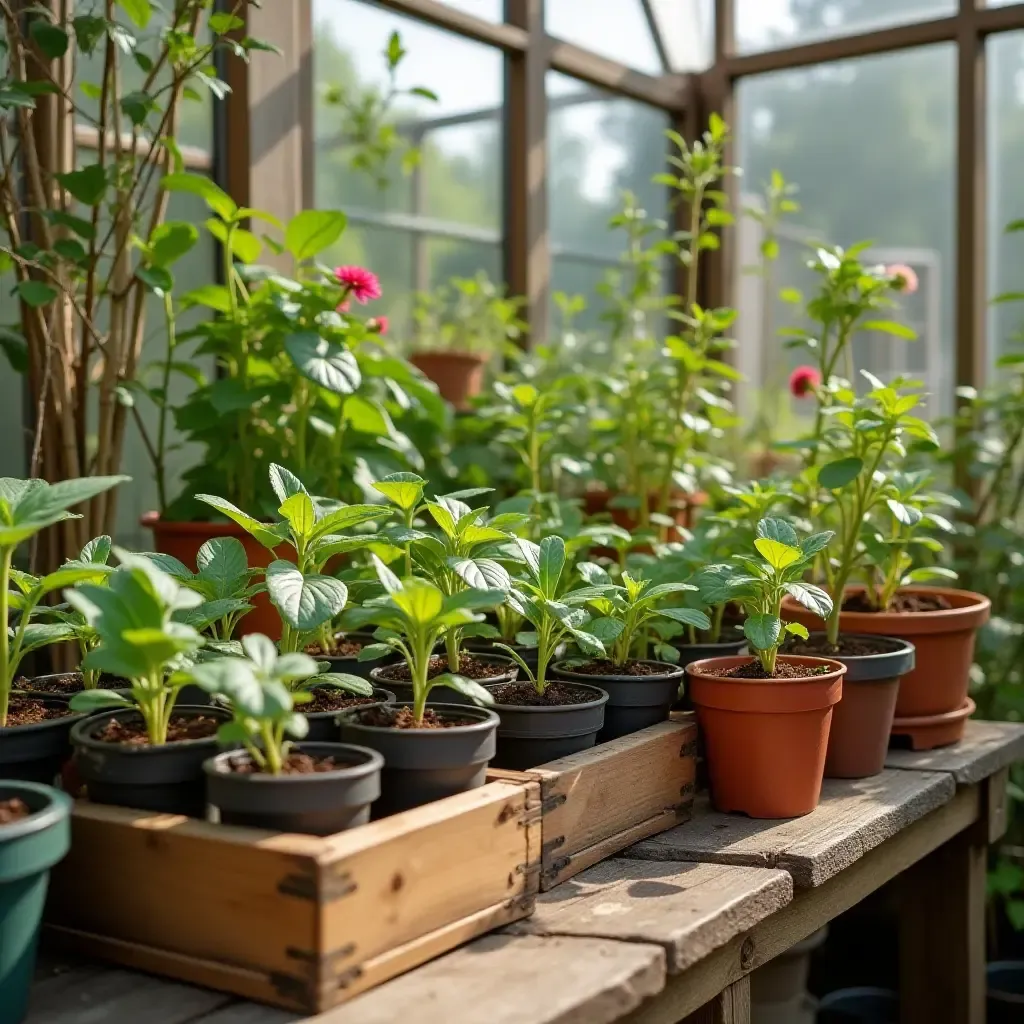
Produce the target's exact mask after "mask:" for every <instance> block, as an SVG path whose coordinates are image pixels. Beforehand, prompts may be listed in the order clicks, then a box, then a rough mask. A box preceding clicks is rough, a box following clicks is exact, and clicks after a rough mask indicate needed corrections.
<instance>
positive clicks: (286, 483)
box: [196, 465, 391, 653]
mask: <svg viewBox="0 0 1024 1024" xmlns="http://www.w3.org/2000/svg"><path fill="white" fill-rule="evenodd" d="M270 486H271V489H272V490H273V492H274V494H275V495H276V496H277V500H278V502H280V505H279V507H278V509H277V515H278V519H277V521H276V522H273V523H264V522H261V521H260V520H258V519H256V518H254V517H253V516H250V515H249V514H248V513H246V512H243V511H242V510H241V509H239V508H236V507H235V506H234V505H232V504H231V502H229V501H226V500H225V499H224V498H219V497H216V496H215V495H212V494H197V495H196V498H197V500H199V501H201V502H204V503H205V504H207V505H210V506H211V507H212V508H215V509H216V510H217V511H218V512H221V513H223V514H224V515H226V516H227V517H228V518H229V519H231V520H233V521H234V522H236V523H237V524H238V525H239V526H241V527H242V529H243V530H245V531H246V533H248V534H249V535H250V536H251V537H253V538H254V539H255V540H257V541H258V542H259V543H260V544H262V545H263V547H265V548H266V549H267V550H268V551H271V552H274V553H276V552H277V549H278V548H280V547H282V545H286V544H290V545H291V547H292V549H293V550H294V552H295V561H294V562H292V561H289V560H287V559H284V558H277V559H275V561H273V562H271V563H270V565H269V566H268V567H267V570H266V577H265V578H266V587H267V593H268V595H269V597H270V601H271V604H273V605H274V607H275V608H276V609H277V611H278V614H279V615H280V616H281V624H282V633H281V644H280V646H281V650H282V651H284V652H289V653H290V652H296V651H299V650H301V649H302V648H303V647H304V646H305V645H306V644H307V643H309V642H310V640H311V639H313V638H314V637H317V638H318V639H319V640H320V642H321V643H322V645H323V647H324V649H325V650H327V649H329V648H330V636H329V635H328V627H329V626H330V623H331V622H332V621H333V620H334V619H335V618H336V617H337V616H339V615H340V614H341V613H342V611H343V610H344V608H345V605H346V603H347V602H348V588H347V587H346V586H345V584H344V583H343V582H342V581H341V580H340V579H338V578H336V577H334V576H329V575H327V574H325V572H324V569H325V567H326V565H327V561H328V560H329V559H330V558H331V557H332V556H333V555H341V554H346V553H348V552H351V551H356V550H358V549H359V548H362V547H365V546H366V545H367V543H368V537H367V536H365V535H364V536H358V535H357V536H344V535H342V534H341V533H340V531H342V530H350V529H352V528H353V527H356V526H360V525H362V524H364V523H369V522H373V521H374V520H376V519H385V518H387V517H388V516H390V514H391V513H390V512H389V511H388V510H387V509H385V508H382V507H381V506H380V505H344V504H342V503H341V502H337V501H329V500H326V499H322V498H320V499H314V498H313V497H311V495H310V493H309V492H308V491H307V490H306V488H305V486H304V485H303V483H302V481H301V480H299V478H298V477H297V476H295V475H294V474H293V473H291V472H290V471H289V470H287V469H285V468H284V467H283V466H278V465H271V467H270Z"/></svg>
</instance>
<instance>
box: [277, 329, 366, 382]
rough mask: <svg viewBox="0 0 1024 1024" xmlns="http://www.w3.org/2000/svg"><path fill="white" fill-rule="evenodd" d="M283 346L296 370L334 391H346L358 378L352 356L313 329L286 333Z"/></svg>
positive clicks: (346, 350)
mask: <svg viewBox="0 0 1024 1024" xmlns="http://www.w3.org/2000/svg"><path fill="white" fill-rule="evenodd" d="M284 348H285V351H286V352H287V353H288V355H289V356H290V358H291V360H292V362H293V363H294V364H295V367H296V369H297V370H298V371H299V373H301V374H302V375H303V376H304V377H307V378H309V380H311V381H313V382H314V383H315V384H319V385H320V386H321V387H323V388H326V389H327V390H328V391H331V392H333V393H334V394H336V395H350V394H352V393H353V392H354V391H355V390H356V389H357V388H358V387H359V385H360V383H361V382H362V375H361V374H360V372H359V364H358V363H357V362H356V357H355V356H354V355H352V353H351V352H350V351H349V350H348V349H347V348H343V347H342V346H341V345H338V344H336V343H334V342H330V341H328V340H327V339H326V338H321V337H320V335H318V334H316V333H314V332H313V331H299V332H297V333H295V334H289V335H288V336H287V337H286V338H285V339H284Z"/></svg>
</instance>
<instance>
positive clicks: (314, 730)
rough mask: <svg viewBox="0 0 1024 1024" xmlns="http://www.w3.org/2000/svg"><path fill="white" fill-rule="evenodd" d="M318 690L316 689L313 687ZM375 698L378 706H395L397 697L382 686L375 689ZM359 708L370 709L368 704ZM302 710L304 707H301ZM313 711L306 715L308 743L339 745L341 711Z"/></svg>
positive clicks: (306, 740)
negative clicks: (339, 716)
mask: <svg viewBox="0 0 1024 1024" xmlns="http://www.w3.org/2000/svg"><path fill="white" fill-rule="evenodd" d="M313 689H316V687H313ZM373 696H374V699H375V700H376V702H377V703H378V704H394V703H395V695H394V694H393V693H392V692H391V691H390V690H385V689H384V688H383V687H381V686H375V687H374V688H373ZM357 706H358V707H369V705H368V704H360V705H357ZM299 710H300V711H301V710H302V706H301V705H300V706H299ZM344 710H345V709H344V708H342V709H341V710H340V711H312V712H310V713H309V714H308V715H306V720H307V721H308V722H309V732H308V733H306V739H305V742H306V743H337V742H338V735H339V733H338V715H339V714H340V713H341V711H344Z"/></svg>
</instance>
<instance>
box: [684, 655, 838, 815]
mask: <svg viewBox="0 0 1024 1024" xmlns="http://www.w3.org/2000/svg"><path fill="white" fill-rule="evenodd" d="M753 660H754V659H753V658H751V657H749V656H744V655H734V656H733V657H729V658H708V659H707V660H706V661H695V662H693V663H692V664H691V665H688V666H687V667H686V681H687V687H688V689H689V691H690V695H691V697H692V698H693V703H694V705H695V707H696V708H697V721H698V723H699V725H700V727H701V730H702V731H703V733H704V743H705V748H706V751H707V761H708V772H709V775H710V779H711V797H712V799H713V801H714V804H715V806H716V807H717V808H718V809H719V810H720V811H727V812H728V811H740V812H742V813H744V814H749V815H750V816H751V817H752V818H795V817H798V816H799V815H801V814H809V813H810V812H811V811H813V810H814V808H815V807H817V806H818V798H819V797H820V796H821V780H822V775H823V773H824V771H825V751H826V748H827V747H828V733H829V726H830V725H831V722H832V708H833V706H834V705H835V704H837V703H838V702H839V699H840V698H841V697H842V693H843V673H844V672H845V671H846V666H845V665H842V664H840V663H839V662H838V661H833V660H831V659H827V658H807V657H803V656H801V655H780V656H779V661H780V662H788V663H789V664H791V665H802V666H806V667H807V668H814V667H818V666H821V665H826V666H828V668H829V671H828V672H827V673H822V674H820V675H813V676H806V677H804V678H800V679H743V678H737V677H735V676H724V675H722V674H721V673H722V672H724V671H727V670H728V669H732V668H736V667H737V666H739V665H748V664H750V662H752V661H753Z"/></svg>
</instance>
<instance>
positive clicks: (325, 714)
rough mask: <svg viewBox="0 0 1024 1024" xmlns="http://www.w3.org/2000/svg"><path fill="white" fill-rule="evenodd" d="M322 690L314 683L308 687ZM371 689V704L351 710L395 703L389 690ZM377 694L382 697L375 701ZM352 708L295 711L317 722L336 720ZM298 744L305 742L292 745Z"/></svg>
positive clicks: (300, 707)
mask: <svg viewBox="0 0 1024 1024" xmlns="http://www.w3.org/2000/svg"><path fill="white" fill-rule="evenodd" d="M324 688H325V687H324V686H323V684H321V685H320V686H319V687H318V686H317V685H316V684H315V683H314V684H313V685H312V686H311V687H310V689H312V690H316V689H324ZM326 688H327V689H332V690H333V689H336V687H333V686H332V687H326ZM373 689H374V690H375V691H376V692H375V693H374V694H373V697H374V698H375V699H374V700H373V702H372V704H353V705H352V708H369V707H373V706H374V705H376V704H389V703H391V702H393V701H395V700H396V699H397V698H396V697H395V695H394V694H393V693H392V692H391V691H390V690H385V689H384V687H383V686H376V685H375V686H374V687H373ZM377 693H383V694H384V696H383V697H381V698H379V699H376V698H377ZM351 696H352V697H358V694H355V693H353V694H351ZM363 699H364V700H367V699H368V698H363ZM352 708H337V709H335V710H334V711H303V710H302V706H301V705H300V706H299V707H298V708H297V709H296V710H297V711H298V712H299V714H300V715H305V717H306V718H313V719H316V720H317V721H322V720H323V719H326V718H337V717H338V715H340V714H341V713H342V711H350V710H352ZM299 742H302V743H304V742H306V741H304V740H303V741H293V744H292V745H293V746H295V745H297V744H298V743H299ZM309 742H310V743H327V742H331V741H328V740H309ZM339 742H340V741H339Z"/></svg>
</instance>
